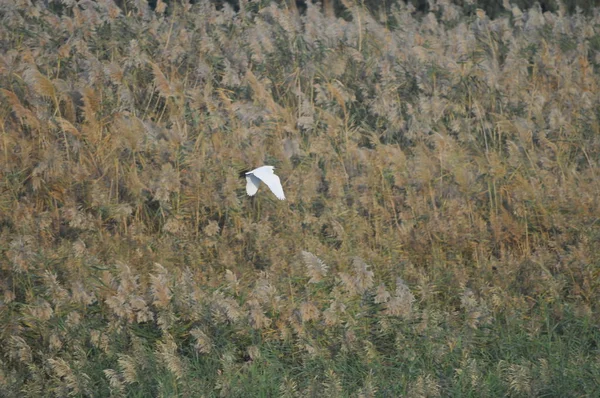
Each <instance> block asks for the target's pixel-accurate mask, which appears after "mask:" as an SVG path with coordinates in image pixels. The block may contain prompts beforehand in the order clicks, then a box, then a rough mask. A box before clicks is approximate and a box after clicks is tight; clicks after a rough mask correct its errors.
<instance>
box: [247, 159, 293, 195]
mask: <svg viewBox="0 0 600 398" xmlns="http://www.w3.org/2000/svg"><path fill="white" fill-rule="evenodd" d="M273 169H274V167H273V166H261V167H259V168H257V169H254V170H252V171H249V172H247V173H246V193H248V195H249V196H254V195H255V194H256V192H257V191H258V187H259V186H260V183H261V182H264V183H265V184H267V186H268V187H269V189H270V190H271V192H273V193H274V194H275V196H277V199H280V200H284V199H285V195H284V193H283V187H282V186H281V181H280V180H279V177H277V175H276V174H275V173H274V172H273Z"/></svg>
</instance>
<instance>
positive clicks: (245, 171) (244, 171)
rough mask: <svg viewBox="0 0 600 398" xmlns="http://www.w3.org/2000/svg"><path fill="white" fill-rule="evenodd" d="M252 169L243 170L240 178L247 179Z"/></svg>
mask: <svg viewBox="0 0 600 398" xmlns="http://www.w3.org/2000/svg"><path fill="white" fill-rule="evenodd" d="M249 171H250V169H243V170H242V171H240V173H239V174H238V176H239V177H240V178H246V173H247V172H249Z"/></svg>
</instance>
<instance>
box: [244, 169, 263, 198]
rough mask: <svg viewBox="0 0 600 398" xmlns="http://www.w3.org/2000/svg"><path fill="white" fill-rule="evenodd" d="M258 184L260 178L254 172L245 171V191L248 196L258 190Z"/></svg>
mask: <svg viewBox="0 0 600 398" xmlns="http://www.w3.org/2000/svg"><path fill="white" fill-rule="evenodd" d="M259 186H260V179H259V178H258V177H256V176H254V174H250V173H247V174H246V193H247V194H248V196H254V194H255V193H256V191H258V187H259Z"/></svg>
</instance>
